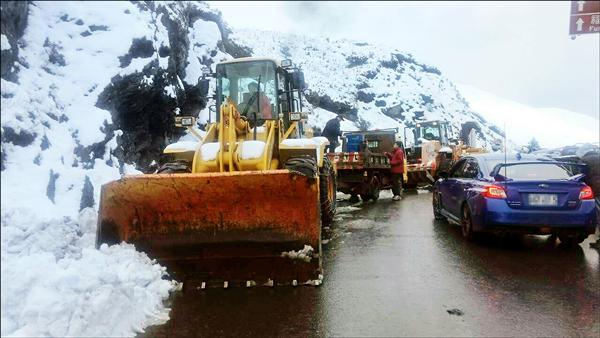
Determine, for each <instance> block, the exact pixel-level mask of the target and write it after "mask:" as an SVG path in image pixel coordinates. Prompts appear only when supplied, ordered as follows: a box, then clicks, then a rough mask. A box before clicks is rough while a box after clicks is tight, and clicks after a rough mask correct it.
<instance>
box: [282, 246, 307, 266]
mask: <svg viewBox="0 0 600 338" xmlns="http://www.w3.org/2000/svg"><path fill="white" fill-rule="evenodd" d="M314 252H315V249H314V248H313V247H312V246H310V245H306V244H305V245H304V248H302V250H297V251H296V250H291V251H284V252H282V253H281V257H284V258H285V257H287V258H290V259H298V260H301V261H305V262H310V260H311V259H312V256H313V254H314Z"/></svg>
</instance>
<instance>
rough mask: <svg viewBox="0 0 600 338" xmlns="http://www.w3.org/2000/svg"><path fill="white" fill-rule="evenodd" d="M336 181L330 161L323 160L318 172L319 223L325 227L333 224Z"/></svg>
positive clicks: (335, 203)
mask: <svg viewBox="0 0 600 338" xmlns="http://www.w3.org/2000/svg"><path fill="white" fill-rule="evenodd" d="M336 192H337V181H336V177H335V171H334V170H333V168H332V166H331V161H329V159H328V158H327V157H325V158H324V159H323V167H321V169H320V170H319V197H320V199H321V222H322V223H323V225H324V226H327V225H329V224H331V222H333V217H334V216H335V209H336V206H337V200H336Z"/></svg>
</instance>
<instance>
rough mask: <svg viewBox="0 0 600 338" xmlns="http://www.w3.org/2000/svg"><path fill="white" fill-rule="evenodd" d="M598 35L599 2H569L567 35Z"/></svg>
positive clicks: (599, 20) (599, 31) (599, 23)
mask: <svg viewBox="0 0 600 338" xmlns="http://www.w3.org/2000/svg"><path fill="white" fill-rule="evenodd" d="M590 33H600V1H571V21H570V24H569V34H571V35H579V34H590Z"/></svg>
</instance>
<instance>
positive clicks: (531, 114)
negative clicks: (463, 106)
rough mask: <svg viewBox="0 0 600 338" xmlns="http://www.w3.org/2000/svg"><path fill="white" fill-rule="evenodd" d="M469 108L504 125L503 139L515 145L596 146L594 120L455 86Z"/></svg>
mask: <svg viewBox="0 0 600 338" xmlns="http://www.w3.org/2000/svg"><path fill="white" fill-rule="evenodd" d="M459 88H460V91H461V92H462V93H463V94H464V96H465V97H466V99H467V101H469V104H470V105H471V107H472V108H473V109H474V110H475V111H477V112H478V113H480V114H481V115H483V116H484V117H485V118H487V119H489V120H490V121H492V122H494V123H496V125H498V126H504V124H506V133H507V137H508V138H510V139H511V140H513V141H514V142H516V143H517V144H519V145H526V144H528V143H529V141H531V139H532V138H534V137H535V139H536V140H537V141H538V142H539V144H540V146H542V147H545V148H554V147H561V146H565V145H569V144H575V143H580V142H581V143H585V142H598V140H600V121H599V120H598V118H593V117H591V116H587V115H583V114H579V113H576V112H573V111H568V110H564V109H557V108H534V107H530V106H527V105H524V104H520V103H517V102H514V101H510V100H507V99H503V98H500V97H498V96H496V95H494V94H491V93H488V92H485V91H483V90H480V89H477V88H474V87H472V86H468V85H459Z"/></svg>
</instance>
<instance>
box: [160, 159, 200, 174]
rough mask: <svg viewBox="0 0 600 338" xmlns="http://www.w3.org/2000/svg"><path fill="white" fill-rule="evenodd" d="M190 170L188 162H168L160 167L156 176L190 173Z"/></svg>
mask: <svg viewBox="0 0 600 338" xmlns="http://www.w3.org/2000/svg"><path fill="white" fill-rule="evenodd" d="M191 172H192V168H191V166H190V162H188V161H184V160H177V161H175V162H169V163H165V164H163V165H161V166H160V167H159V168H158V170H156V173H157V174H176V173H191Z"/></svg>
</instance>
